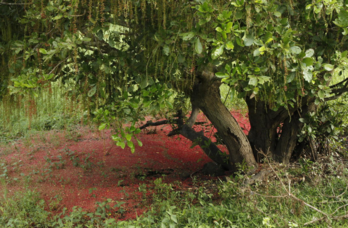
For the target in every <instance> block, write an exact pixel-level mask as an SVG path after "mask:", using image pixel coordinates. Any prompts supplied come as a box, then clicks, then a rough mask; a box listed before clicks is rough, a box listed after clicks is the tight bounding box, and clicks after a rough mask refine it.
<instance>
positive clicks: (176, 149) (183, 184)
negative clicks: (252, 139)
mask: <svg viewBox="0 0 348 228" xmlns="http://www.w3.org/2000/svg"><path fill="white" fill-rule="evenodd" d="M233 115H234V116H235V118H236V119H237V121H238V122H239V123H240V124H241V126H242V127H243V128H244V129H245V132H247V131H248V130H249V128H250V126H249V124H248V120H247V118H245V117H243V116H242V115H241V114H240V113H238V112H234V113H233ZM198 121H206V120H205V119H204V118H203V117H202V116H200V117H199V119H198ZM199 129H201V130H204V132H205V135H206V136H213V133H214V129H211V128H210V126H209V125H208V124H206V125H204V126H199V127H197V130H199ZM169 131H171V127H170V126H158V127H156V128H155V127H152V128H148V129H146V130H144V131H143V132H142V133H141V134H140V135H139V136H138V138H139V139H140V140H141V141H142V142H143V144H144V146H143V147H136V152H135V153H134V154H132V153H131V151H130V150H129V148H126V149H124V150H122V149H121V148H119V147H117V146H115V145H114V143H113V142H112V140H111V139H110V134H111V133H110V130H108V131H103V132H99V131H93V130H91V129H89V128H88V127H81V128H76V129H70V130H66V131H62V132H58V131H49V132H39V133H38V134H35V135H33V136H32V137H28V138H26V139H23V140H21V141H19V142H18V143H16V144H14V145H12V146H7V147H3V148H0V150H1V151H0V174H1V176H2V178H3V179H4V180H6V181H3V184H2V185H1V186H0V188H1V191H3V190H4V189H7V190H8V192H9V194H11V193H14V192H16V191H18V190H23V189H28V188H29V189H34V190H36V191H38V192H40V193H41V196H42V197H43V198H44V199H45V201H46V205H47V210H49V211H51V212H53V213H60V212H62V210H63V208H67V210H68V211H71V210H72V208H73V207H74V206H78V207H81V208H83V209H84V210H87V211H93V210H95V208H96V202H103V201H106V200H107V199H110V200H111V203H112V204H117V203H119V202H123V204H122V206H120V207H119V208H118V209H117V210H114V211H112V213H114V217H116V218H118V219H122V220H123V219H133V218H136V216H139V215H141V214H142V213H143V212H144V210H146V208H147V206H150V205H151V201H152V198H151V192H153V191H154V180H155V179H158V178H161V179H162V181H163V182H167V183H173V188H175V189H176V190H180V189H182V190H183V191H184V190H187V189H191V188H192V187H193V186H194V185H197V184H199V181H195V180H200V179H212V178H213V177H209V176H204V175H202V174H200V173H199V170H200V169H201V168H202V167H203V165H204V164H205V163H207V162H209V161H211V160H210V159H209V158H208V157H207V156H206V155H205V154H204V153H203V152H202V150H201V149H200V148H199V147H197V146H196V147H193V148H190V147H191V142H190V141H189V140H187V139H185V138H183V137H181V136H175V137H171V138H169V137H167V136H166V134H167V133H168V132H169ZM222 149H223V148H222ZM197 171H198V172H197ZM144 189H146V193H145V191H144Z"/></svg>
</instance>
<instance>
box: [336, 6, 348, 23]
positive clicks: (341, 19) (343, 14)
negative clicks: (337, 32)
mask: <svg viewBox="0 0 348 228" xmlns="http://www.w3.org/2000/svg"><path fill="white" fill-rule="evenodd" d="M334 23H335V24H336V25H338V26H340V27H347V26H348V11H346V10H344V9H343V8H340V12H339V14H338V18H337V19H336V20H335V21H334Z"/></svg>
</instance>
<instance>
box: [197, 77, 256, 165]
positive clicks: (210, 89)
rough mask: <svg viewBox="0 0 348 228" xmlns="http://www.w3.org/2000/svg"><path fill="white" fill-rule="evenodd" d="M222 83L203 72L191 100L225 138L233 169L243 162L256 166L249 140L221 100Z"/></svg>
mask: <svg viewBox="0 0 348 228" xmlns="http://www.w3.org/2000/svg"><path fill="white" fill-rule="evenodd" d="M220 85H221V83H220V81H219V80H216V78H215V77H214V75H213V73H207V72H203V74H202V76H201V77H200V81H199V83H196V84H195V86H194V88H193V92H192V95H191V102H192V104H193V105H194V106H196V107H198V108H199V109H201V110H202V111H203V113H204V114H205V115H206V116H207V117H208V119H209V120H210V121H211V123H212V124H213V125H214V127H215V128H216V129H217V131H218V134H219V136H220V137H221V138H222V139H223V141H224V143H225V145H226V147H227V149H228V151H229V157H230V163H231V170H233V171H236V170H237V164H242V163H243V162H245V163H246V164H247V165H248V166H249V167H251V168H256V167H257V163H256V160H255V157H254V155H253V151H252V149H251V146H250V144H249V140H248V139H247V137H246V135H245V134H244V132H243V130H242V129H241V127H240V126H239V124H238V123H237V121H236V120H235V118H234V117H233V116H232V114H231V113H230V112H229V111H228V109H227V108H226V106H225V105H224V104H223V103H222V102H221V97H220V91H219V87H220Z"/></svg>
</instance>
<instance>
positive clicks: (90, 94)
mask: <svg viewBox="0 0 348 228" xmlns="http://www.w3.org/2000/svg"><path fill="white" fill-rule="evenodd" d="M96 92H97V86H93V88H92V89H90V90H89V91H88V94H87V95H88V97H92V96H93V95H94V94H95V93H96Z"/></svg>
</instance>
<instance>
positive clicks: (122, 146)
mask: <svg viewBox="0 0 348 228" xmlns="http://www.w3.org/2000/svg"><path fill="white" fill-rule="evenodd" d="M116 145H117V146H119V147H121V148H122V149H124V148H125V147H126V144H125V143H124V142H123V141H118V142H117V143H116Z"/></svg>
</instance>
